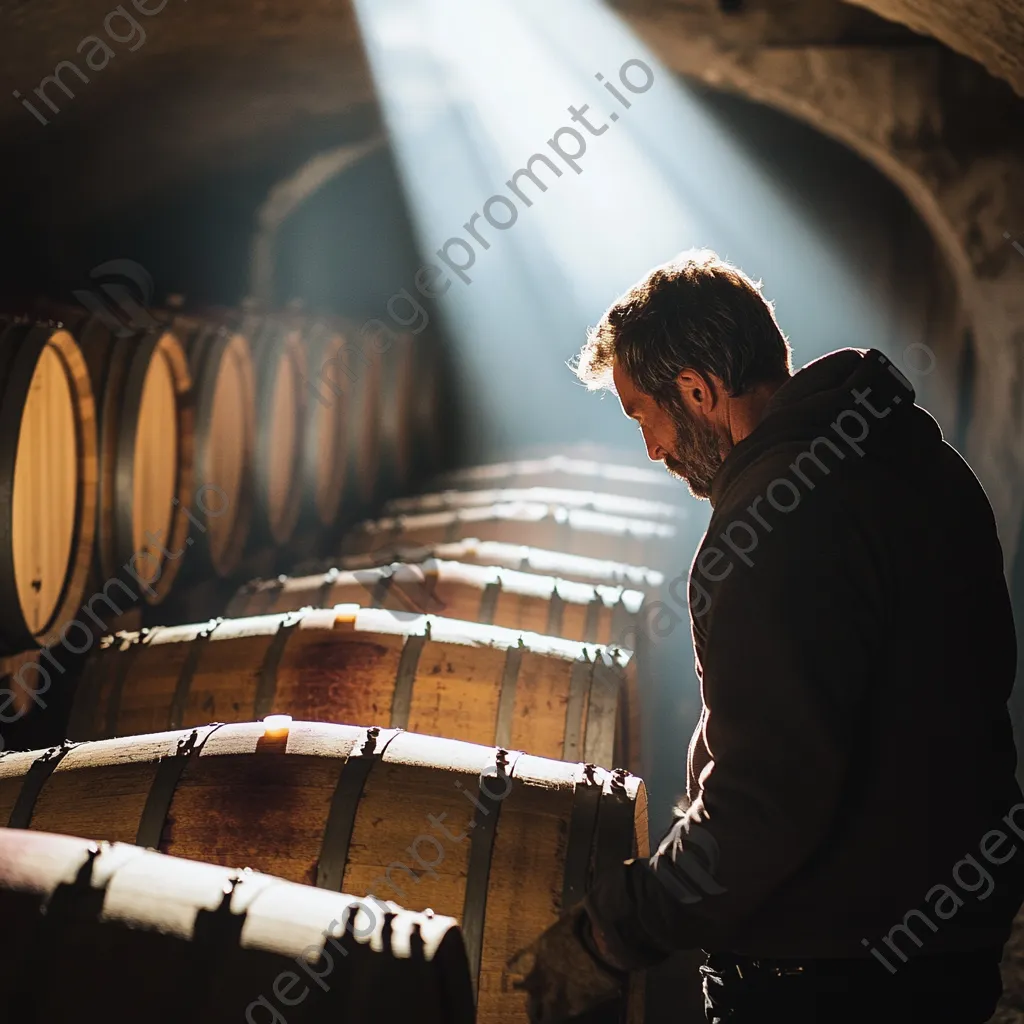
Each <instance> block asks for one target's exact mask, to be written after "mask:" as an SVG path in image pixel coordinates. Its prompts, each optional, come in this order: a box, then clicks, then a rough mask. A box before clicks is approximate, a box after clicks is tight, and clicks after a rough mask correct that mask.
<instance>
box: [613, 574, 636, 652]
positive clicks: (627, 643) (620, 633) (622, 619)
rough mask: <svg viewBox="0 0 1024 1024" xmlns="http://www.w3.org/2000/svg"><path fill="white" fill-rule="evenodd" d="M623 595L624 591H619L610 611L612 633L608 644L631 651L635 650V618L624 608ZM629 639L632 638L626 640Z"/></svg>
mask: <svg viewBox="0 0 1024 1024" xmlns="http://www.w3.org/2000/svg"><path fill="white" fill-rule="evenodd" d="M624 594H625V589H624V588H623V589H620V591H619V599H618V601H616V602H615V607H614V608H613V609H612V626H611V630H612V633H611V636H610V637H609V643H613V644H618V645H619V646H620V647H628V648H629V649H630V650H631V651H633V650H635V649H636V648H635V647H634V644H635V643H636V628H637V621H636V616H635V615H633V614H632V613H631V612H630V610H629V609H628V608H627V607H626V602H625V601H624V600H623V595H624ZM629 637H632V639H627V638H629Z"/></svg>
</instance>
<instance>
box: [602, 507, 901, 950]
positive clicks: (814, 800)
mask: <svg viewBox="0 0 1024 1024" xmlns="http://www.w3.org/2000/svg"><path fill="white" fill-rule="evenodd" d="M803 505H804V508H802V509H797V510H794V511H795V514H791V515H785V516H783V515H781V514H779V515H775V516H774V517H772V518H768V517H767V516H766V522H767V524H768V525H769V526H771V530H770V531H769V530H767V529H766V530H762V531H761V534H760V535H759V538H758V542H757V543H756V545H755V544H753V543H752V542H751V541H750V540H749V535H748V534H744V538H745V542H744V543H743V544H742V545H739V544H735V543H734V547H739V548H742V549H749V550H747V551H746V553H745V555H744V556H743V558H740V557H738V556H736V555H734V554H733V553H732V552H731V551H730V547H729V545H728V543H727V541H726V537H728V536H730V535H729V533H728V530H729V523H730V522H733V521H735V519H731V520H729V521H727V522H725V523H721V525H719V526H718V527H717V528H716V529H714V530H712V529H709V531H708V537H709V538H711V539H710V540H706V541H705V544H704V545H703V548H702V556H703V555H704V552H707V551H709V550H710V549H711V548H712V547H714V548H716V549H717V550H719V551H721V552H722V553H723V554H722V557H720V558H714V557H712V556H707V557H705V559H704V561H703V562H702V560H701V557H698V559H697V560H696V561H695V563H694V570H693V572H694V573H695V574H696V573H699V572H700V568H699V566H700V565H707V566H711V567H712V572H713V575H714V577H715V579H714V581H713V582H712V581H710V580H702V581H701V582H702V585H703V586H704V587H705V588H706V589H707V593H708V595H709V598H710V599H709V600H708V601H707V602H705V603H704V606H703V608H699V607H694V610H693V616H694V623H693V624H694V635H695V637H696V638H698V646H699V648H702V657H701V659H700V661H701V668H702V692H703V696H704V703H705V709H706V711H705V717H704V720H703V736H702V737H698V743H703V745H704V746H705V747H706V751H707V754H708V755H709V759H708V760H707V762H706V764H704V765H703V768H702V770H701V771H700V774H699V777H698V779H697V783H698V785H697V791H696V793H695V794H693V796H694V798H693V799H692V801H691V803H690V806H689V808H688V809H687V810H686V812H685V814H684V815H683V816H682V817H681V818H679V819H678V820H677V821H676V823H675V824H674V826H673V828H672V829H671V830H670V831H669V833H668V834H667V835H666V836H665V838H664V839H663V840H662V842H661V844H660V845H659V848H658V851H657V853H656V854H655V855H654V856H653V857H651V858H649V859H648V860H637V861H634V862H629V863H627V864H626V865H624V866H623V867H622V868H621V869H619V870H618V871H617V872H612V873H611V874H610V875H608V876H607V877H605V878H603V879H600V880H599V881H598V884H597V886H596V887H595V889H594V890H593V891H592V893H591V896H590V908H591V914H592V916H593V918H594V923H595V926H597V927H600V928H602V930H603V931H606V932H607V933H608V934H609V935H610V936H612V940H611V941H613V942H616V943H617V945H618V946H619V948H620V950H621V951H622V954H623V957H624V958H625V957H626V956H627V953H628V952H629V951H631V952H632V956H633V959H634V961H635V962H634V963H632V964H631V966H639V965H640V964H641V963H653V962H656V961H657V960H658V959H661V958H662V957H663V956H665V955H667V954H668V953H670V952H671V951H673V950H675V949H691V948H698V947H702V948H708V949H713V948H719V949H721V948H727V944H728V942H729V937H730V935H732V934H734V933H735V932H736V930H737V928H739V927H740V926H741V925H742V923H743V921H744V920H745V919H746V918H748V917H749V916H750V915H751V914H753V913H754V912H755V911H756V910H757V909H758V907H759V906H760V905H761V904H762V903H763V902H764V901H765V900H766V899H768V898H769V897H770V896H771V895H773V894H774V893H775V892H777V891H778V890H779V889H780V887H782V886H783V885H784V884H785V883H786V881H787V879H789V878H790V877H791V876H793V875H794V873H796V872H798V871H799V870H800V869H801V867H802V866H803V865H804V864H805V863H806V862H807V861H808V859H809V858H811V857H812V855H813V854H814V853H815V851H816V850H817V849H818V848H819V847H820V846H821V844H823V843H824V842H826V841H827V837H828V834H829V830H830V828H831V826H832V824H833V821H834V819H835V816H836V813H837V807H838V805H839V801H840V794H841V791H842V789H843V786H844V784H845V783H846V781H847V779H848V777H849V774H850V770H851V755H852V749H853V744H854V741H855V739H856V736H857V734H858V713H859V710H860V708H861V706H862V704H863V700H862V698H863V695H864V693H865V689H866V684H867V681H868V679H869V673H870V672H871V668H872V663H873V659H874V657H875V656H876V655H875V654H874V653H873V644H874V643H877V639H875V640H873V639H872V638H877V637H878V636H879V635H880V633H879V631H880V629H881V623H880V621H879V620H880V615H879V607H880V605H881V602H882V601H883V600H884V596H883V595H882V594H880V586H881V584H880V583H879V582H878V581H877V580H872V578H871V573H872V559H871V558H870V557H869V554H868V552H867V551H866V550H865V549H864V546H863V544H862V543H861V541H860V538H859V536H858V533H857V530H856V527H855V525H854V524H853V522H852V521H851V520H850V518H849V517H847V516H845V514H844V511H843V509H842V508H841V507H840V503H839V502H838V501H836V500H834V498H833V499H832V500H830V498H829V497H828V496H826V495H825V494H823V493H818V494H814V495H807V496H805V498H804V501H803ZM716 519H720V517H719V516H718V515H717V514H716ZM731 536H732V537H733V540H734V542H735V541H736V539H737V538H738V537H739V532H738V531H735V530H734V531H733V533H732V535H731ZM747 563H749V564H747ZM728 566H731V568H728Z"/></svg>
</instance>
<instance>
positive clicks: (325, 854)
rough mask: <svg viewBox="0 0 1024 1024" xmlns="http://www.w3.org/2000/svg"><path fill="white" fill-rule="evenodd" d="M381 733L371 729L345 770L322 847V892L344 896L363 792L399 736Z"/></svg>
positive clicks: (336, 789)
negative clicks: (343, 889) (374, 770)
mask: <svg viewBox="0 0 1024 1024" xmlns="http://www.w3.org/2000/svg"><path fill="white" fill-rule="evenodd" d="M380 733H381V730H380V729H378V728H377V727H374V728H372V729H367V730H366V739H365V740H364V741H363V743H362V745H361V746H360V748H359V750H358V751H357V752H354V753H352V754H350V755H349V756H348V758H347V759H346V760H345V763H344V764H343V765H342V766H341V771H340V773H339V774H338V782H337V784H336V785H335V787H334V795H333V796H332V797H331V808H330V810H329V811H328V812H327V822H326V824H325V825H324V837H323V840H322V841H321V843H320V857H319V859H318V860H317V865H316V885H317V888H318V889H329V890H330V891H331V892H341V885H342V882H343V881H344V879H345V865H346V864H347V863H348V850H349V845H350V844H351V842H352V830H353V828H354V827H355V823H356V812H357V811H358V810H359V801H360V800H362V798H363V788H364V786H365V785H366V780H367V779H368V778H369V776H370V772H371V771H372V770H373V767H374V765H375V764H377V763H378V762H379V761H380V759H381V758H382V757H383V756H384V751H385V750H387V748H388V744H389V743H390V742H391V741H392V740H393V739H394V738H395V736H397V735H398V731H397V730H395V731H394V732H392V733H391V734H390V735H388V736H385V737H384V738H383V740H382V739H381V738H380Z"/></svg>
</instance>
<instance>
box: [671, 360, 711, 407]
mask: <svg viewBox="0 0 1024 1024" xmlns="http://www.w3.org/2000/svg"><path fill="white" fill-rule="evenodd" d="M676 387H677V388H678V389H679V397H680V398H681V399H682V400H683V403H684V405H685V406H686V408H687V409H689V410H690V412H692V413H695V414H696V413H700V414H702V415H704V416H707V415H709V414H710V413H711V411H712V410H713V409H714V408H715V406H716V405H717V404H718V399H719V393H718V389H717V388H716V387H715V385H714V382H713V381H711V380H709V379H708V378H707V377H705V376H704V375H703V374H700V373H698V372H697V371H696V370H691V369H689V368H688V367H687V368H686V369H684V370H680V371H679V376H678V377H676Z"/></svg>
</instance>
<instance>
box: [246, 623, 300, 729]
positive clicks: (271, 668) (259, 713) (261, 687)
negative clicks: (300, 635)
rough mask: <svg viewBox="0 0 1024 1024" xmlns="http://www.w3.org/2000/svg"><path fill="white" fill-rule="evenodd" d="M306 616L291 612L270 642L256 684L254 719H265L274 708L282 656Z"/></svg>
mask: <svg viewBox="0 0 1024 1024" xmlns="http://www.w3.org/2000/svg"><path fill="white" fill-rule="evenodd" d="M304 615H305V612H303V611H298V612H289V613H288V614H287V615H286V616H285V617H284V618H283V619H282V620H281V625H280V626H278V627H277V632H276V633H275V634H274V639H273V640H271V641H270V646H269V647H267V651H266V653H265V654H264V655H263V664H262V665H260V676H259V682H257V684H256V698H255V700H254V701H253V711H252V713H253V718H265V717H266V716H267V715H269V714H270V711H271V709H272V708H273V706H274V697H275V695H276V694H277V668H278V666H279V665H280V664H281V656H282V655H283V654H284V648H285V645H286V644H287V643H288V638H289V637H290V636H291V635H292V631H293V630H294V629H295V627H296V626H298V624H299V623H300V622H301V621H302V619H303V616H304Z"/></svg>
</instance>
